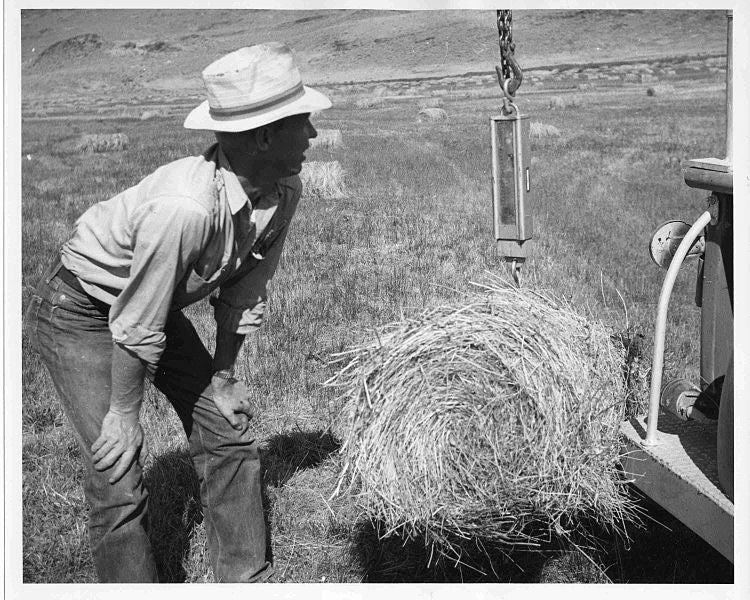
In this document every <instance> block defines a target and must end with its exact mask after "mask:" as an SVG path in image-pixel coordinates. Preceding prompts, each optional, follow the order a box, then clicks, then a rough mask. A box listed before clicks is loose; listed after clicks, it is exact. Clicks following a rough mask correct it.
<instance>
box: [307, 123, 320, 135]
mask: <svg viewBox="0 0 750 600" xmlns="http://www.w3.org/2000/svg"><path fill="white" fill-rule="evenodd" d="M307 137H308V138H311V139H312V138H316V137H318V130H317V129H315V127H314V126H313V124H312V123H310V121H308V122H307Z"/></svg>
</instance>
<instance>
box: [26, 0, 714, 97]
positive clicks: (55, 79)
mask: <svg viewBox="0 0 750 600" xmlns="http://www.w3.org/2000/svg"><path fill="white" fill-rule="evenodd" d="M494 17H495V14H494V11H487V10H482V11H477V10H465V11H455V10H454V11H372V10H314V11H272V10H106V9H105V10H90V9H89V10H24V11H22V39H21V52H22V55H21V59H22V64H23V79H22V83H23V94H24V98H25V99H26V98H29V97H33V98H35V99H37V100H44V99H52V98H65V97H69V98H82V97H83V98H85V97H89V98H90V97H110V98H123V97H136V98H137V97H146V96H150V95H152V94H155V93H156V94H161V95H166V96H169V95H173V94H182V95H186V94H187V95H189V94H195V93H200V92H201V82H200V70H201V69H202V68H203V67H204V66H206V65H207V64H208V63H210V62H211V61H212V60H214V59H215V58H217V57H218V56H220V55H222V54H223V53H226V52H228V51H231V50H233V49H236V48H238V47H241V46H243V45H249V44H252V43H257V42H260V41H265V40H271V39H275V40H281V41H284V42H286V43H288V44H289V45H290V46H292V47H293V48H294V49H295V51H296V53H297V56H298V60H299V63H300V66H301V69H302V71H303V76H304V78H305V81H306V82H307V83H311V84H318V85H321V84H340V83H345V82H363V81H373V80H387V79H399V78H423V77H430V76H432V77H434V76H440V75H460V74H463V73H468V72H475V73H476V72H481V73H491V72H492V70H493V67H494V65H495V64H496V63H497V62H498V58H499V51H498V35H497V29H496V27H495V22H494ZM513 28H514V31H513V33H514V40H515V41H516V44H517V49H516V55H517V57H518V59H519V61H520V63H521V65H522V66H523V67H524V69H533V68H541V67H547V66H554V65H561V64H589V63H600V62H613V63H617V62H622V61H632V60H634V59H638V60H643V61H651V60H656V59H659V58H665V57H681V56H700V55H716V54H721V53H724V52H725V49H726V14H725V11H722V10H716V11H694V10H684V11H674V10H670V11H666V10H653V11H614V10H597V11H581V10H578V11H559V10H534V11H521V10H519V11H514V12H513ZM52 75H54V76H52Z"/></svg>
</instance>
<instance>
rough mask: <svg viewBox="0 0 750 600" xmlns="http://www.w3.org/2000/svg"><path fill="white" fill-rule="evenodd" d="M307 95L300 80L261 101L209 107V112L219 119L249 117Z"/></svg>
mask: <svg viewBox="0 0 750 600" xmlns="http://www.w3.org/2000/svg"><path fill="white" fill-rule="evenodd" d="M304 95H305V87H304V86H303V85H302V82H301V81H300V82H299V83H298V84H297V85H296V86H294V87H293V88H292V89H291V90H286V91H284V92H282V93H280V94H276V95H275V96H271V97H270V98H266V99H265V100H261V101H260V102H252V103H250V104H245V105H243V106H236V107H232V108H213V107H209V109H208V113H209V114H210V115H211V116H212V117H213V118H214V119H217V120H222V119H237V118H241V117H249V116H252V115H255V114H258V113H262V112H265V111H267V110H268V109H269V108H277V107H281V106H284V105H285V104H289V103H291V102H293V101H294V100H297V99H298V98H301V97H302V96H304Z"/></svg>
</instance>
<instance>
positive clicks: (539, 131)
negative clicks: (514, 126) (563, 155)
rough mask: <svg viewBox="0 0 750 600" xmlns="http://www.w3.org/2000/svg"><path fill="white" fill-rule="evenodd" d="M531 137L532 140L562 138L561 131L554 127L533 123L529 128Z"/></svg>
mask: <svg viewBox="0 0 750 600" xmlns="http://www.w3.org/2000/svg"><path fill="white" fill-rule="evenodd" d="M529 137H531V139H542V138H550V137H560V130H559V129H558V128H557V127H555V126H554V125H547V124H546V123H539V122H538V121H533V122H532V123H531V125H530V126H529Z"/></svg>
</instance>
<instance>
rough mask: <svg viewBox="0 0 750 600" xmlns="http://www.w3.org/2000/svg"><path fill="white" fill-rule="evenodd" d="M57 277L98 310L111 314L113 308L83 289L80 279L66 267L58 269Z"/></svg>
mask: <svg viewBox="0 0 750 600" xmlns="http://www.w3.org/2000/svg"><path fill="white" fill-rule="evenodd" d="M55 276H56V277H59V278H60V279H62V280H63V281H64V282H65V283H66V284H68V285H69V286H70V287H72V288H73V289H74V290H75V291H76V292H80V293H81V294H83V295H84V296H86V297H87V298H88V299H89V302H91V304H92V305H94V306H95V307H96V308H98V309H99V310H100V311H101V312H102V313H104V314H106V313H108V312H109V309H110V308H111V307H110V305H109V304H107V303H106V302H102V301H101V300H99V299H98V298H94V297H93V296H92V295H91V294H89V293H88V292H87V291H86V290H84V289H83V286H82V285H81V282H80V281H78V277H76V276H75V275H73V273H71V272H70V271H68V269H66V268H65V265H63V264H62V263H60V265H59V268H58V269H57V272H56V273H55Z"/></svg>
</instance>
